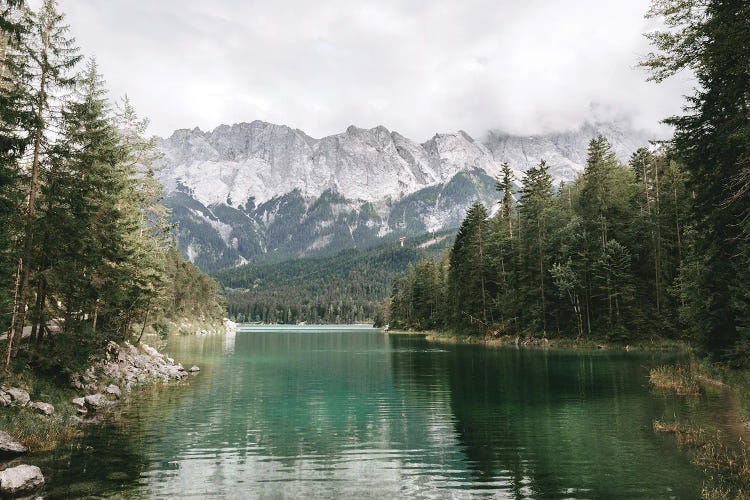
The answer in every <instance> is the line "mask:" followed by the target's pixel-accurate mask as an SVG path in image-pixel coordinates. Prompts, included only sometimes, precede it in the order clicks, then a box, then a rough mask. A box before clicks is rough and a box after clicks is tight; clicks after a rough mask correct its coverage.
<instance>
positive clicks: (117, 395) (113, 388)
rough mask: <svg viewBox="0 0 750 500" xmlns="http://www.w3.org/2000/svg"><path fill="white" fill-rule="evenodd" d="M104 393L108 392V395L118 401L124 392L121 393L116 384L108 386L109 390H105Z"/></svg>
mask: <svg viewBox="0 0 750 500" xmlns="http://www.w3.org/2000/svg"><path fill="white" fill-rule="evenodd" d="M104 392H106V393H107V394H111V395H113V396H114V397H115V398H117V399H120V398H121V397H122V392H121V391H120V388H119V387H117V386H116V385H114V384H110V385H108V386H107V388H106V389H104Z"/></svg>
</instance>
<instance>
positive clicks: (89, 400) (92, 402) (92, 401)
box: [83, 392, 114, 410]
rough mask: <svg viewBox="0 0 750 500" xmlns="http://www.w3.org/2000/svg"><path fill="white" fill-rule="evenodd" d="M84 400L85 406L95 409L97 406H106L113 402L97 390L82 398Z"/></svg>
mask: <svg viewBox="0 0 750 500" xmlns="http://www.w3.org/2000/svg"><path fill="white" fill-rule="evenodd" d="M83 399H84V401H85V402H86V406H88V407H89V408H92V409H94V410H97V409H99V408H107V407H109V406H112V405H113V404H114V403H113V402H112V401H110V400H108V399H107V398H106V396H104V394H101V393H99V392H97V393H96V394H89V395H88V396H86V397H84V398H83Z"/></svg>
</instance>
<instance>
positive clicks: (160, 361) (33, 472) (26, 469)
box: [0, 342, 200, 498]
mask: <svg viewBox="0 0 750 500" xmlns="http://www.w3.org/2000/svg"><path fill="white" fill-rule="evenodd" d="M199 372H200V368H199V367H197V366H192V367H190V368H186V367H184V366H183V365H182V364H180V363H178V362H176V361H175V360H174V359H172V358H170V357H168V356H166V355H165V354H162V353H160V352H159V351H157V350H156V349H154V348H153V347H151V346H149V345H147V344H143V343H142V344H140V345H139V346H135V345H133V344H130V343H128V342H124V343H123V344H121V345H120V344H116V343H114V342H110V343H109V344H108V345H107V348H106V351H105V354H104V357H103V358H102V359H100V360H98V361H96V362H95V363H93V364H92V365H91V366H90V367H89V368H88V369H87V370H86V371H85V372H84V373H82V374H79V373H73V374H71V375H70V386H71V389H70V394H71V395H73V396H74V397H72V398H71V399H70V403H69V404H71V405H72V406H73V408H75V412H73V411H72V410H70V411H67V412H62V413H63V414H62V415H59V416H58V415H57V413H56V409H55V407H54V406H53V405H52V404H50V403H48V402H44V401H33V398H32V397H31V394H30V393H29V391H30V390H31V386H30V387H29V388H26V389H25V388H23V387H12V386H7V385H3V386H0V407H7V408H6V409H5V411H12V412H18V415H17V417H15V418H19V419H23V418H29V417H31V415H28V413H27V416H24V415H23V413H22V412H24V411H25V412H28V411H29V410H31V411H32V412H33V413H34V414H36V415H38V416H37V417H34V418H38V419H43V420H40V421H39V422H40V423H42V422H48V423H50V425H58V424H57V423H53V422H54V420H60V422H59V425H64V426H71V425H73V426H78V425H80V424H83V423H86V422H93V421H96V419H97V416H100V415H102V414H104V413H105V412H106V411H108V410H109V409H111V408H113V407H116V406H117V405H118V404H119V403H120V402H121V401H122V400H124V399H126V398H127V396H128V394H129V393H131V392H133V391H135V390H136V389H138V388H139V387H145V386H148V385H152V384H162V383H170V382H179V381H182V380H185V379H186V378H188V377H190V376H191V375H196V374H198V373H199ZM20 385H23V384H20ZM27 389H28V390H27ZM32 393H33V392H32ZM57 404H58V405H59V404H60V403H59V402H57ZM66 413H67V415H71V414H72V415H73V416H72V417H67V416H65V414H66ZM29 451H30V450H29V449H28V447H27V446H25V445H24V444H23V443H21V442H20V441H19V440H18V439H17V438H14V437H13V436H11V435H10V434H8V433H7V432H5V431H3V430H0V468H3V467H6V468H5V469H4V470H1V471H0V497H2V498H17V497H27V496H29V495H32V494H33V493H34V492H36V491H37V490H38V489H39V488H41V487H42V486H43V485H44V476H43V474H42V471H41V470H40V469H39V468H38V467H36V466H33V465H26V464H20V465H16V464H17V462H18V457H21V456H23V455H24V454H26V453H28V452H29ZM31 451H33V450H31ZM10 460H13V463H12V464H8V461H10ZM8 465H14V466H12V467H9V466H8Z"/></svg>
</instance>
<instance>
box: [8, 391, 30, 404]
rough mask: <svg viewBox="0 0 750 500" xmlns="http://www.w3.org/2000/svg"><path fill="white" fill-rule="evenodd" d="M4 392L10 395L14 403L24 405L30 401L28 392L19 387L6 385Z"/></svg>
mask: <svg viewBox="0 0 750 500" xmlns="http://www.w3.org/2000/svg"><path fill="white" fill-rule="evenodd" d="M4 391H5V393H6V394H8V395H10V397H11V399H12V400H13V404H14V405H19V406H26V405H27V404H29V401H31V396H29V393H28V392H26V391H24V390H23V389H21V388H19V387H8V388H7V389H4Z"/></svg>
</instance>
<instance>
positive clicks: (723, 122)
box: [390, 1, 750, 365]
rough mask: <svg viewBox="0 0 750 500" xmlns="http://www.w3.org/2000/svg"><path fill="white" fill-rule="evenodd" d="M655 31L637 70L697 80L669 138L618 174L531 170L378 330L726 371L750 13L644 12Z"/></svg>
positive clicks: (739, 284)
mask: <svg viewBox="0 0 750 500" xmlns="http://www.w3.org/2000/svg"><path fill="white" fill-rule="evenodd" d="M651 15H652V16H655V17H663V18H664V19H665V21H666V29H665V31H657V32H654V33H652V34H650V35H649V38H650V39H651V40H652V42H653V44H654V47H655V53H654V54H651V55H650V56H649V57H648V59H647V60H646V61H645V62H644V63H643V65H644V66H645V67H646V68H648V69H650V70H651V71H652V73H651V74H652V78H653V79H654V80H656V81H661V80H663V79H665V78H667V77H669V76H671V75H674V74H675V73H677V72H679V71H682V70H692V71H693V72H694V73H695V75H696V77H697V80H698V84H699V85H698V86H697V88H696V89H695V94H694V95H693V96H691V97H690V99H689V100H688V105H687V107H686V110H685V115H684V116H679V117H674V118H672V119H670V120H669V122H670V123H671V124H673V125H674V126H675V130H676V133H675V136H674V139H673V140H672V141H670V142H669V143H667V144H665V145H664V146H663V147H661V148H659V149H657V150H655V151H654V150H647V149H640V150H638V151H637V152H636V153H634V154H633V156H632V157H631V159H630V162H629V164H628V165H622V164H620V163H619V162H618V161H617V159H616V158H615V156H614V155H613V154H612V151H611V148H610V145H609V143H608V142H607V140H606V139H605V138H603V137H599V138H597V139H594V140H592V141H591V143H590V146H589V151H588V159H587V162H586V168H585V170H584V172H583V173H582V174H581V175H580V176H579V177H578V178H577V179H576V180H575V182H573V183H570V184H564V185H560V186H553V185H552V179H551V177H550V174H549V171H548V167H547V165H546V164H545V163H544V162H541V163H540V164H539V165H538V166H536V167H535V168H532V169H530V170H528V171H527V172H526V174H525V176H524V177H523V179H522V180H521V184H522V188H521V190H520V193H519V195H520V197H519V199H518V202H517V203H515V202H514V201H513V199H512V197H511V196H510V194H511V181H512V179H511V174H510V169H506V172H505V176H504V177H503V178H502V179H501V182H500V183H499V186H498V189H499V195H498V196H499V202H500V204H501V210H500V211H499V213H498V214H497V216H495V217H492V218H488V216H487V212H486V211H485V209H484V207H482V206H480V205H474V206H473V207H471V209H470V210H469V211H468V213H467V216H466V219H465V220H464V222H463V224H462V226H461V228H460V230H459V232H458V235H457V237H456V239H455V242H454V243H453V247H452V249H451V251H450V253H449V255H448V256H447V257H446V258H445V259H443V260H439V261H434V262H423V263H420V264H418V265H417V266H416V267H415V268H414V269H412V270H410V271H409V272H408V273H406V275H405V276H404V278H403V279H402V280H400V281H398V282H397V283H396V285H395V286H394V288H393V293H392V297H391V301H390V322H391V324H392V325H393V326H397V327H403V328H416V329H423V328H451V329H455V330H457V331H461V332H466V333H470V332H472V331H473V332H480V331H481V332H484V331H492V332H506V333H511V334H513V335H535V336H546V337H553V336H557V337H573V338H583V337H596V338H606V339H609V340H616V341H622V342H631V341H634V340H637V339H644V338H650V337H652V336H655V335H665V336H670V337H680V338H685V339H687V340H690V341H692V342H694V343H695V344H696V345H697V346H699V347H700V348H702V349H703V350H704V351H705V352H707V353H709V354H711V355H713V356H715V357H717V358H720V359H723V360H727V361H729V362H731V363H733V364H735V365H743V364H746V363H747V353H748V351H750V330H749V329H748V325H750V296H749V295H748V290H750V244H749V242H750V166H749V165H750V112H748V103H749V102H750V65H748V61H750V45H749V44H748V43H747V34H748V33H750V6H748V4H747V2H707V3H704V4H701V6H700V7H697V6H695V5H693V3H692V2H680V1H663V2H662V1H660V2H655V4H654V8H653V9H652V11H651Z"/></svg>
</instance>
